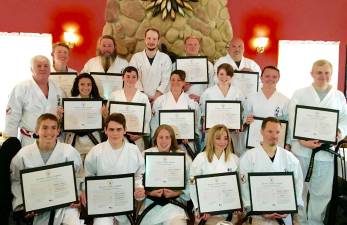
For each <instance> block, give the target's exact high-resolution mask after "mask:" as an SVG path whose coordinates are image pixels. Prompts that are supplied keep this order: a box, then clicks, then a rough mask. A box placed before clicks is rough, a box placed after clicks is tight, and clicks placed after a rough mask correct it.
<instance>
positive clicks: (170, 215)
mask: <svg viewBox="0 0 347 225" xmlns="http://www.w3.org/2000/svg"><path fill="white" fill-rule="evenodd" d="M146 152H166V153H175V152H183V151H182V150H181V149H180V148H179V147H178V144H177V140H176V137H175V132H174V130H173V129H172V127H170V126H169V125H165V124H164V125H160V126H159V127H158V128H157V130H156V131H155V132H154V137H153V147H152V148H149V149H147V150H145V151H144V153H146ZM190 164H191V160H190V158H189V157H186V189H185V190H182V191H174V190H171V189H167V188H164V189H157V190H153V191H148V192H146V195H147V198H146V200H145V206H148V205H150V204H151V203H152V202H153V200H156V199H159V198H163V197H164V198H175V197H176V198H175V200H177V201H179V202H181V203H182V204H184V205H186V203H187V201H188V200H190V197H189V188H188V179H189V167H190ZM146 172H147V171H146ZM148 172H150V171H148ZM187 219H188V217H187V216H186V213H185V211H184V210H183V209H182V208H180V207H179V206H176V205H174V204H171V203H167V204H166V205H163V206H161V205H156V206H155V207H154V208H153V209H151V210H150V211H149V213H148V214H147V215H146V216H145V217H144V219H143V220H142V223H141V225H163V224H168V225H186V224H187Z"/></svg>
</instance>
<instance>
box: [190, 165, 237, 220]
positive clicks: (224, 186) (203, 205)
mask: <svg viewBox="0 0 347 225" xmlns="http://www.w3.org/2000/svg"><path fill="white" fill-rule="evenodd" d="M195 187H196V193H197V196H198V203H199V212H200V213H210V214H213V215H217V214H225V213H230V212H231V211H233V210H237V209H241V208H242V202H241V194H240V184H239V178H238V175H237V173H236V172H228V173H217V174H209V175H200V176H195Z"/></svg>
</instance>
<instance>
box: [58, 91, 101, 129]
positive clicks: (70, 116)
mask: <svg viewBox="0 0 347 225" xmlns="http://www.w3.org/2000/svg"><path fill="white" fill-rule="evenodd" d="M101 107H102V99H83V98H63V108H64V118H63V130H64V131H95V130H102V128H103V127H102V115H101Z"/></svg>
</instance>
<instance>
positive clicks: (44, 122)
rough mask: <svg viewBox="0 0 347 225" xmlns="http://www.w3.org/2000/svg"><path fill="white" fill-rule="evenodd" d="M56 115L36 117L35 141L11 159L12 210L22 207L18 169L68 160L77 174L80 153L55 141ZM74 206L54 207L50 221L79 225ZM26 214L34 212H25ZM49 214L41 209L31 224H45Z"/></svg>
mask: <svg viewBox="0 0 347 225" xmlns="http://www.w3.org/2000/svg"><path fill="white" fill-rule="evenodd" d="M59 132H60V130H59V123H58V118H57V117H56V116H55V115H53V114H50V113H45V114H42V115H41V116H39V118H38V119H37V122H36V134H37V135H38V140H37V141H36V142H34V143H33V144H30V145H27V146H25V147H23V148H22V149H21V150H20V151H19V152H18V153H17V155H16V156H15V157H14V158H13V159H12V162H11V182H12V194H13V196H14V198H13V203H12V205H13V210H14V211H15V212H16V211H20V210H23V209H24V208H23V198H22V190H21V183H20V182H21V181H20V171H21V170H23V169H28V168H35V167H40V166H46V165H52V164H57V163H63V162H68V161H73V162H74V169H75V172H76V173H77V172H78V170H79V169H80V168H81V167H82V162H81V158H80V154H79V153H78V151H77V150H76V149H74V148H73V147H72V146H71V145H68V144H64V143H60V142H58V141H57V137H58V135H59ZM75 207H76V206H74V205H71V206H70V207H65V208H61V209H57V210H56V213H55V217H54V224H70V225H79V224H80V221H79V211H78V209H77V208H75ZM26 216H28V217H32V216H34V214H28V215H26ZM49 217H50V213H49V212H44V213H39V214H37V215H35V217H34V225H47V224H48V222H49V219H50V218H49Z"/></svg>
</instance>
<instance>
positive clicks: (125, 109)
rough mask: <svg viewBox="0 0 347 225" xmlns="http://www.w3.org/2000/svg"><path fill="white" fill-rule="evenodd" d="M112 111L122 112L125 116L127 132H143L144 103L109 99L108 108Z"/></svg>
mask: <svg viewBox="0 0 347 225" xmlns="http://www.w3.org/2000/svg"><path fill="white" fill-rule="evenodd" d="M108 111H109V112H110V114H112V113H122V114H123V115H124V116H125V120H126V124H127V132H129V133H132V134H143V133H144V129H145V115H146V104H145V103H133V102H118V101H110V106H109V110H108Z"/></svg>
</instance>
